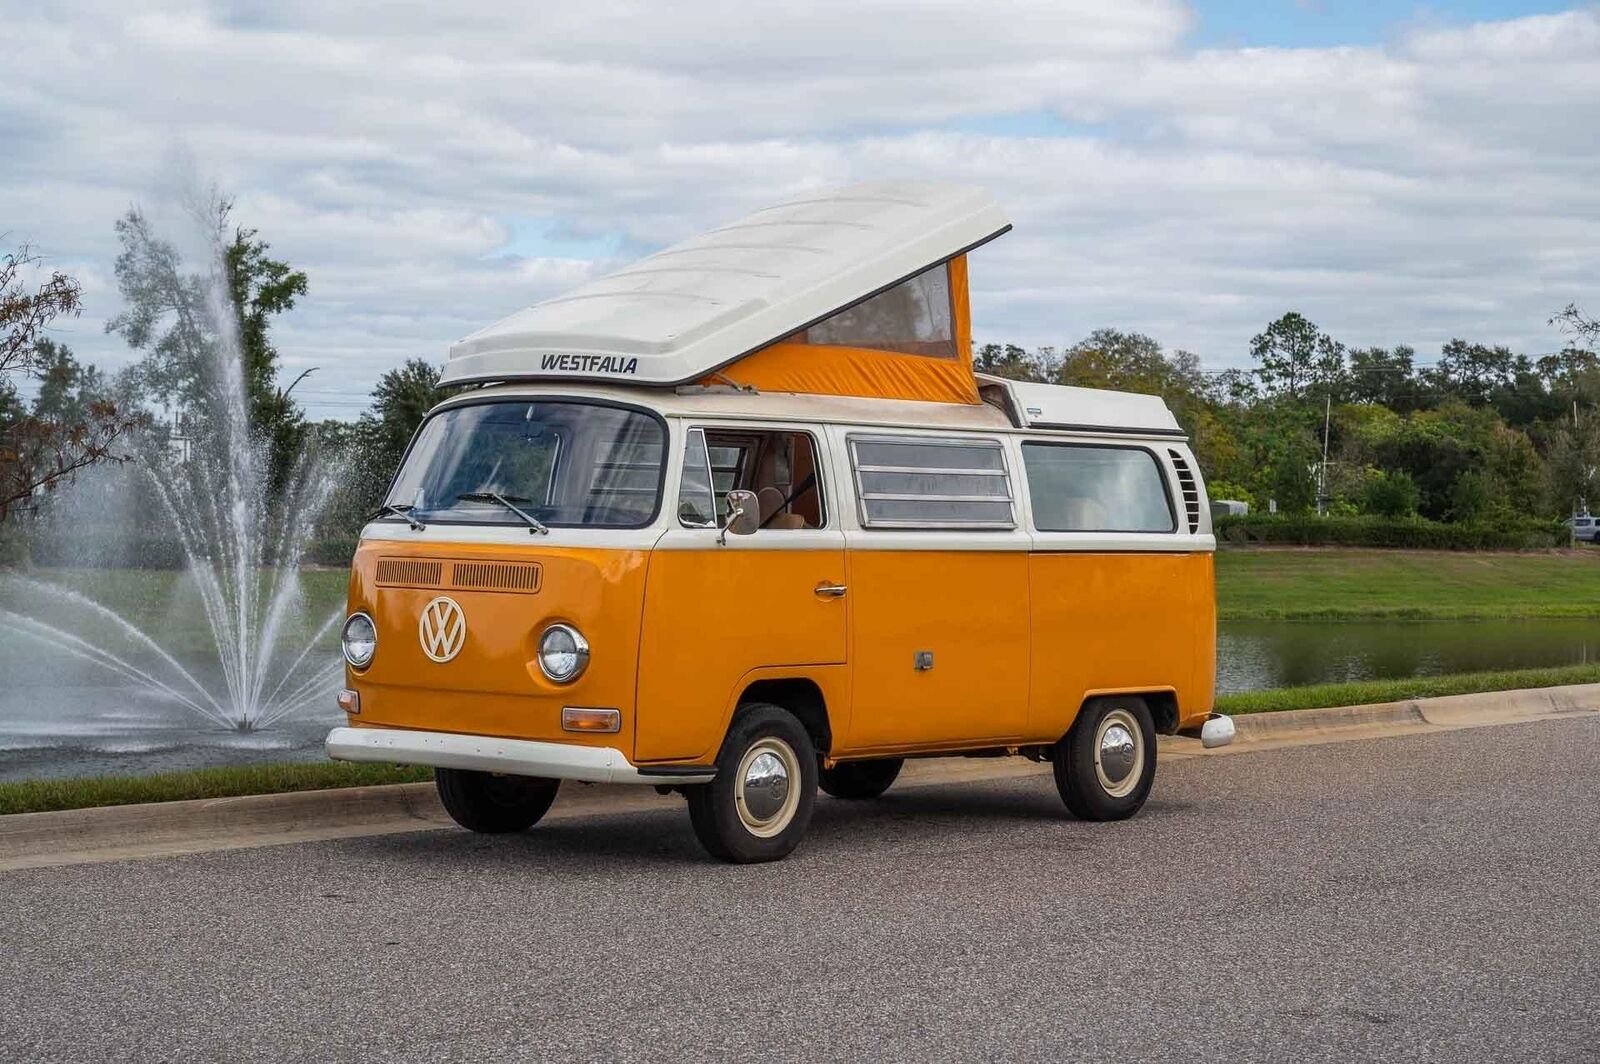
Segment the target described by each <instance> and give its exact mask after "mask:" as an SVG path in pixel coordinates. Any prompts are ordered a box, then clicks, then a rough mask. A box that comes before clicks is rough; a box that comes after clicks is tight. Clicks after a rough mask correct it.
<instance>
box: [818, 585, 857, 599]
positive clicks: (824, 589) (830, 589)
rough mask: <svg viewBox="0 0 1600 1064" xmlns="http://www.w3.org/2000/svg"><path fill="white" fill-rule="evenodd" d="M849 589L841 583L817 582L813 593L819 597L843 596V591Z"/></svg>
mask: <svg viewBox="0 0 1600 1064" xmlns="http://www.w3.org/2000/svg"><path fill="white" fill-rule="evenodd" d="M848 590H850V589H849V588H847V587H845V586H844V585H843V584H818V585H817V586H816V587H815V588H814V589H813V593H814V594H815V595H817V597H819V598H844V593H845V592H846V591H848Z"/></svg>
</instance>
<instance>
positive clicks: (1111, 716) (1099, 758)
mask: <svg viewBox="0 0 1600 1064" xmlns="http://www.w3.org/2000/svg"><path fill="white" fill-rule="evenodd" d="M1144 759H1145V749H1144V733H1143V732H1142V731H1140V730H1139V723H1138V721H1136V720H1134V719H1133V714H1132V713H1129V712H1128V711H1127V710H1125V709H1113V710H1112V711H1111V712H1110V713H1107V714H1106V715H1105V716H1104V717H1102V718H1101V719H1100V724H1099V727H1097V728H1096V729H1095V739H1094V773H1095V776H1096V777H1097V778H1098V780H1099V783H1100V786H1101V788H1103V789H1104V790H1105V792H1106V794H1107V795H1109V796H1110V797H1112V798H1126V797H1127V796H1128V795H1130V794H1132V793H1133V791H1134V788H1136V787H1138V786H1139V778H1140V777H1141V776H1142V775H1144Z"/></svg>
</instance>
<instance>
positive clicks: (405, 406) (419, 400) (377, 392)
mask: <svg viewBox="0 0 1600 1064" xmlns="http://www.w3.org/2000/svg"><path fill="white" fill-rule="evenodd" d="M441 372H442V371H441V370H440V369H439V367H438V366H435V365H433V364H432V363H429V362H426V361H424V360H423V359H420V358H409V359H407V360H406V361H405V362H404V363H403V364H402V365H400V366H399V367H397V368H395V369H391V370H390V371H389V372H387V373H385V374H384V375H383V376H382V377H379V378H378V383H377V386H376V387H374V388H373V389H372V411H371V413H370V414H364V415H362V417H363V419H366V418H368V417H371V418H372V419H373V420H374V422H375V423H376V426H375V427H376V432H375V435H374V442H376V443H377V445H378V456H379V460H380V462H381V463H382V464H383V465H385V466H386V467H387V468H388V469H389V471H390V473H391V474H392V473H393V471H394V467H395V466H398V465H399V464H400V459H401V457H402V456H403V455H404V453H405V449H406V445H407V444H408V443H410V442H411V437H412V436H414V435H416V432H417V428H418V426H420V425H421V424H422V419H423V418H424V417H426V416H427V413H428V411H429V410H432V409H433V408H434V407H435V406H436V405H438V404H439V403H440V402H442V401H443V400H444V399H445V397H446V396H448V395H449V394H450V389H448V388H441V387H440V386H439V376H440V373H441Z"/></svg>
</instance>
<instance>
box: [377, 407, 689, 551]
mask: <svg viewBox="0 0 1600 1064" xmlns="http://www.w3.org/2000/svg"><path fill="white" fill-rule="evenodd" d="M516 403H560V404H562V405H564V406H606V407H611V408H612V409H614V410H627V411H630V412H632V413H635V414H644V415H645V416H647V417H649V418H652V419H653V420H654V421H655V422H656V424H658V425H660V426H661V434H662V435H661V469H660V471H659V473H658V474H657V476H656V502H655V508H654V509H652V510H651V511H650V516H649V518H648V519H646V520H643V521H640V522H638V523H637V524H631V525H583V524H572V523H571V522H562V521H544V524H546V525H549V526H550V527H551V528H574V529H585V528H587V529H596V528H598V529H602V530H611V531H620V530H625V529H638V528H649V527H650V526H651V525H653V524H655V523H656V521H657V520H658V519H660V517H661V507H662V506H663V505H664V504H665V499H666V492H667V461H668V458H669V457H670V455H671V451H672V426H671V425H669V424H668V423H667V419H666V418H664V417H662V416H661V414H660V413H659V412H658V411H655V410H652V409H651V408H650V407H648V406H639V405H637V404H635V403H623V402H619V401H617V400H615V399H602V398H599V397H593V398H591V397H587V396H574V395H539V394H534V395H515V396H511V395H496V396H487V395H486V396H483V397H482V398H478V397H471V398H452V399H446V400H445V401H444V402H442V403H440V404H439V405H438V406H436V407H434V408H433V409H432V410H430V411H428V416H427V417H425V418H423V419H422V424H420V425H418V426H417V431H416V432H413V433H412V434H411V441H410V442H409V443H407V444H406V449H405V453H404V454H402V455H401V456H400V462H399V464H397V465H396V466H395V467H394V473H393V474H391V475H390V477H389V484H388V486H387V487H386V488H384V489H383V498H384V499H388V498H389V496H390V495H392V494H393V493H394V486H395V484H397V483H398V482H399V480H400V472H401V470H403V469H405V467H406V463H407V462H409V461H410V460H411V451H412V449H413V448H415V447H416V445H417V441H418V440H419V439H421V438H422V430H423V429H425V428H427V427H428V423H429V422H430V421H432V420H433V419H434V418H436V417H438V416H439V415H440V414H445V413H449V412H450V411H452V410H459V409H461V408H462V407H464V406H489V405H492V404H501V405H509V404H516ZM495 512H496V513H499V512H502V511H495ZM377 520H378V521H383V522H391V523H397V522H399V520H400V519H399V518H398V517H380V518H377ZM428 524H430V525H478V526H483V527H488V528H508V527H525V526H513V525H511V524H510V523H509V522H506V521H463V520H457V519H452V518H448V517H430V518H429V519H428Z"/></svg>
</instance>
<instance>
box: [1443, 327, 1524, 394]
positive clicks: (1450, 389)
mask: <svg viewBox="0 0 1600 1064" xmlns="http://www.w3.org/2000/svg"><path fill="white" fill-rule="evenodd" d="M1516 368H1517V364H1516V358H1515V357H1514V356H1513V355H1512V354H1511V349H1510V348H1507V347H1488V346H1486V345H1484V344H1469V343H1467V342H1466V341H1465V340H1459V339H1457V340H1451V341H1450V342H1449V343H1447V344H1445V345H1444V347H1443V348H1442V349H1441V350H1440V352H1439V365H1438V367H1437V368H1436V369H1435V370H1434V375H1435V379H1436V380H1437V382H1438V385H1439V388H1440V390H1441V391H1443V392H1445V393H1446V394H1448V395H1454V396H1456V397H1458V398H1460V399H1463V400H1465V401H1466V402H1468V403H1471V404H1473V405H1475V406H1484V405H1487V404H1488V403H1489V401H1490V399H1491V398H1492V397H1493V396H1494V394H1495V393H1496V392H1497V391H1499V390H1501V389H1504V388H1509V387H1511V385H1512V383H1513V382H1514V380H1515V378H1516Z"/></svg>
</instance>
